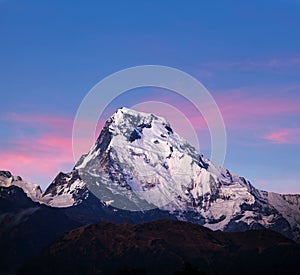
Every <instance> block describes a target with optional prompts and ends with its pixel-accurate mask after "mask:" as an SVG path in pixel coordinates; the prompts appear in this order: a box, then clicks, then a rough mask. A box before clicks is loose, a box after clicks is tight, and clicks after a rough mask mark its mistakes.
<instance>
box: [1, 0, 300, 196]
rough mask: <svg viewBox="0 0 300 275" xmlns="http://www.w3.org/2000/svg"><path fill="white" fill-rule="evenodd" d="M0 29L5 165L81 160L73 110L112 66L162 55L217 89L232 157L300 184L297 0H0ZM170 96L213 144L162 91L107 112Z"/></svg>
mask: <svg viewBox="0 0 300 275" xmlns="http://www.w3.org/2000/svg"><path fill="white" fill-rule="evenodd" d="M149 2H150V1H149ZM161 2H163V3H161ZM0 37H1V45H0V49H1V51H0V72H1V74H0V85H1V97H2V104H1V109H0V121H1V129H0V152H1V156H2V158H1V161H0V169H8V170H11V171H12V172H14V173H16V174H19V175H21V176H23V177H24V178H26V179H28V180H31V181H33V182H37V183H39V184H41V185H42V186H43V187H46V186H47V185H48V184H49V183H50V182H51V180H52V179H53V178H54V176H55V175H56V174H57V172H58V171H60V170H63V171H68V170H70V169H71V168H72V167H73V165H74V163H73V160H72V152H71V136H72V121H73V119H74V116H75V114H76V110H77V108H78V106H79V104H80V102H81V100H82V98H83V97H84V96H85V95H86V93H87V92H88V91H89V90H90V89H91V88H92V87H93V86H94V85H95V84H96V83H97V82H98V81H100V80H101V79H102V78H104V77H106V76H108V75H109V74H111V73H114V72H116V71H119V70H121V69H125V68H128V67H131V66H136V65H144V64H158V65H166V66H171V67H175V68H178V69H180V70H183V71H185V72H187V73H189V74H191V75H192V76H194V77H196V78H197V79H198V80H199V81H200V82H202V83H203V84H204V85H205V86H206V88H207V89H208V90H209V91H210V92H211V94H212V95H213V96H214V98H215V100H216V102H217V103H218V105H219V106H220V110H221V112H222V114H223V116H224V121H225V124H226V128H227V135H228V149H227V158H226V161H225V166H226V167H227V168H229V169H230V170H232V171H233V172H235V173H238V174H240V175H242V176H245V177H246V178H248V179H250V180H251V182H252V183H253V184H254V185H255V186H257V187H259V188H262V189H266V190H271V191H279V192H285V193H289V192H292V193H294V192H298V193H299V192H300V181H299V179H300V171H299V169H298V167H299V164H300V156H299V151H300V121H299V115H300V78H299V76H300V1H296V0H286V1H281V0H273V1H251V2H250V1H247V2H246V1H189V2H188V3H186V2H184V1H151V3H147V2H146V1H126V2H125V1H47V0H46V1H31V0H28V1H17V0H16V1H14V0H2V1H0ZM162 98H165V99H166V98H167V101H169V104H173V105H174V106H175V105H176V106H177V107H178V108H179V109H181V111H182V112H184V113H185V114H186V115H187V116H188V117H189V118H190V120H191V121H194V123H193V125H194V126H195V128H196V132H197V134H198V136H199V140H200V142H201V144H200V147H201V148H203V152H204V153H205V154H209V152H210V148H209V145H210V144H209V133H208V132H207V129H206V128H205V126H203V127H201V125H202V124H203V123H201V116H200V115H199V114H197V113H195V112H192V111H191V110H190V108H189V107H188V106H187V105H186V104H185V103H184V102H183V101H180V100H179V99H178V98H176V97H173V96H172V95H169V94H164V93H163V91H157V90H151V91H150V90H149V89H148V90H147V89H145V90H144V92H139V96H137V94H136V92H135V91H131V92H128V93H126V94H124V95H123V96H122V97H120V98H118V99H116V100H115V101H114V102H113V103H112V104H111V106H110V108H109V109H108V111H107V114H109V113H111V112H113V111H114V109H115V108H118V107H121V106H122V105H124V106H128V107H130V106H132V105H134V104H136V103H139V102H143V101H148V100H161V99H162ZM153 111H154V112H155V111H156V110H153ZM157 111H158V112H159V110H157ZM195 118H196V119H199V123H198V124H197V122H195ZM169 119H170V120H171V121H172V120H174V118H169ZM175 121H176V119H175ZM197 125H198V126H199V125H200V126H199V127H197ZM176 127H178V128H180V123H178V125H176ZM179 130H180V129H179ZM187 138H188V137H187Z"/></svg>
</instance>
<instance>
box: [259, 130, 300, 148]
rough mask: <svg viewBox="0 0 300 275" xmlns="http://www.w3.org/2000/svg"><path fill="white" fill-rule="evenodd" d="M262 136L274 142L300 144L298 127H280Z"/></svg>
mask: <svg viewBox="0 0 300 275" xmlns="http://www.w3.org/2000/svg"><path fill="white" fill-rule="evenodd" d="M263 138H264V139H266V140H268V141H270V142H271V143H276V144H300V129H280V130H278V131H275V132H272V133H270V134H267V135H265V136H264V137H263Z"/></svg>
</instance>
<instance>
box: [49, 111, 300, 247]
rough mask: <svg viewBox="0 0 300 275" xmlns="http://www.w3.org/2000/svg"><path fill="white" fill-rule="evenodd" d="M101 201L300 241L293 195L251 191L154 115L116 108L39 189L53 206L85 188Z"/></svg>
mask: <svg viewBox="0 0 300 275" xmlns="http://www.w3.org/2000/svg"><path fill="white" fill-rule="evenodd" d="M91 191H92V193H93V194H94V195H96V196H97V197H98V198H99V199H100V200H101V201H102V203H103V204H104V205H111V206H112V207H115V208H120V209H123V210H129V211H132V210H133V211H146V210H148V209H152V208H158V209H160V210H164V211H168V212H169V213H170V214H171V215H173V216H175V217H176V218H177V219H179V220H184V221H190V222H193V223H198V224H201V225H204V226H206V227H208V228H210V229H213V230H223V231H243V230H247V229H259V228H270V229H273V230H276V231H278V232H281V233H283V234H284V235H286V236H288V237H290V238H292V239H294V240H297V241H300V233H299V232H300V203H299V202H300V199H299V198H300V196H299V195H280V194H276V193H269V192H266V191H261V190H258V189H256V188H255V187H254V186H253V185H252V184H251V183H250V182H249V181H247V180H246V179H244V178H243V177H240V176H238V175H235V174H233V173H231V172H230V171H228V170H227V169H225V168H220V167H217V166H216V165H214V164H213V163H212V162H210V161H209V160H208V159H206V158H205V157H204V156H203V155H200V154H199V153H198V152H197V151H196V149H195V148H194V147H192V146H191V145H190V144H189V143H188V142H187V141H186V140H185V139H183V138H182V137H180V136H179V135H178V134H176V133H175V132H174V131H173V129H172V127H171V125H170V124H169V123H168V122H167V121H166V120H165V119H164V118H161V117H157V116H155V115H153V114H145V113H140V112H136V111H134V110H130V109H126V108H121V109H119V110H118V111H117V112H116V113H115V114H114V115H113V116H112V117H111V118H110V119H109V120H108V121H107V122H106V124H105V126H104V128H103V130H102V131H101V134H100V136H99V138H98V139H97V141H96V143H95V145H94V146H93V147H92V148H91V150H90V151H89V152H88V153H87V154H86V155H83V156H82V157H81V158H80V160H79V161H78V162H77V164H76V165H75V167H74V169H73V171H72V172H71V173H69V174H62V173H60V174H59V175H58V176H57V178H56V179H55V180H54V181H53V183H52V184H51V185H50V186H49V188H48V189H47V190H46V192H45V193H44V195H43V198H44V199H45V200H46V199H47V200H46V201H47V202H48V203H49V204H50V205H53V206H57V207H63V206H70V205H77V204H80V203H81V202H82V201H83V200H84V199H86V198H87V197H88V196H89V194H90V193H91Z"/></svg>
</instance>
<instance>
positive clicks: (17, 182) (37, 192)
mask: <svg viewBox="0 0 300 275" xmlns="http://www.w3.org/2000/svg"><path fill="white" fill-rule="evenodd" d="M13 185H14V186H17V187H20V188H22V189H23V191H24V192H25V193H26V195H27V196H28V197H29V198H31V199H32V200H33V201H39V200H40V199H41V197H42V190H41V187H40V186H39V185H37V184H34V183H31V182H27V181H24V180H23V179H22V178H21V177H20V176H14V175H12V174H11V173H10V172H9V171H0V186H2V187H9V186H13Z"/></svg>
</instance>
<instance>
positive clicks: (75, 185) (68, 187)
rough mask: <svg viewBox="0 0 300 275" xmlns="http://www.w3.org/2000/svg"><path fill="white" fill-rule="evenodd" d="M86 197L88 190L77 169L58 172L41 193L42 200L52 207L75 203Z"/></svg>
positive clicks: (67, 205)
mask: <svg viewBox="0 0 300 275" xmlns="http://www.w3.org/2000/svg"><path fill="white" fill-rule="evenodd" d="M87 197H88V190H87V188H86V187H85V183H84V182H83V181H82V180H81V178H80V176H79V175H78V172H77V170H74V171H72V172H70V173H67V174H65V173H62V172H61V173H59V174H58V175H57V176H56V178H55V179H54V180H53V182H52V183H51V184H50V186H49V187H48V188H47V189H46V191H45V192H44V194H43V197H42V201H43V202H44V203H46V204H48V205H50V206H52V207H69V206H73V205H77V204H79V203H81V202H82V200H83V199H86V198H87Z"/></svg>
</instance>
